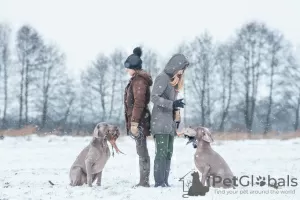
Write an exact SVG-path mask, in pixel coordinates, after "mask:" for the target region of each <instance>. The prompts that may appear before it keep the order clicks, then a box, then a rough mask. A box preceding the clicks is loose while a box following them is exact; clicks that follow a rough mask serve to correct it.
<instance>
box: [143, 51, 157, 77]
mask: <svg viewBox="0 0 300 200" xmlns="http://www.w3.org/2000/svg"><path fill="white" fill-rule="evenodd" d="M142 59H143V67H144V70H145V71H147V72H148V73H149V74H150V75H151V76H152V79H153V80H154V79H155V77H156V76H157V75H158V73H159V70H160V68H159V66H158V65H157V60H158V56H157V54H156V53H155V52H154V51H153V50H151V49H146V50H143V56H142Z"/></svg>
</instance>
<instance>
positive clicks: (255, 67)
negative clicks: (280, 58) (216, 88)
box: [237, 22, 268, 133]
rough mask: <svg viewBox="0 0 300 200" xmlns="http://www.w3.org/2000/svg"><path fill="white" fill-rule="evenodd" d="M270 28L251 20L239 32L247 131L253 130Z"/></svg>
mask: <svg viewBox="0 0 300 200" xmlns="http://www.w3.org/2000/svg"><path fill="white" fill-rule="evenodd" d="M267 33H268V30H267V28H266V26H265V24H263V23H258V22H250V23H247V24H245V25H244V26H243V27H242V28H241V29H240V30H239V32H238V41H237V43H238V50H239V52H240V55H241V57H240V59H241V62H242V63H243V64H241V66H243V67H242V68H241V73H242V74H243V76H244V81H243V82H244V89H245V91H244V96H245V106H244V117H245V124H246V128H247V132H249V133H250V132H252V124H253V119H254V110H255V105H256V98H257V90H258V83H259V81H260V78H261V75H262V68H263V62H264V60H265V54H266V45H267Z"/></svg>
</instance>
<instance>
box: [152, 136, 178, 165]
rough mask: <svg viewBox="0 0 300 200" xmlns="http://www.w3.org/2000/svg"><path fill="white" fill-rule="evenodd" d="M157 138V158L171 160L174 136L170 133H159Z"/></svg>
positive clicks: (155, 137)
mask: <svg viewBox="0 0 300 200" xmlns="http://www.w3.org/2000/svg"><path fill="white" fill-rule="evenodd" d="M154 139H155V146H156V148H155V160H161V159H163V160H171V158H172V154H173V143H174V136H172V135H170V134H157V135H155V136H154Z"/></svg>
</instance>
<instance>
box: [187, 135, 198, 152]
mask: <svg viewBox="0 0 300 200" xmlns="http://www.w3.org/2000/svg"><path fill="white" fill-rule="evenodd" d="M184 137H185V138H188V139H189V141H188V142H187V143H186V145H188V144H189V143H192V144H193V147H194V148H195V149H196V148H197V140H196V138H195V137H191V136H188V135H184Z"/></svg>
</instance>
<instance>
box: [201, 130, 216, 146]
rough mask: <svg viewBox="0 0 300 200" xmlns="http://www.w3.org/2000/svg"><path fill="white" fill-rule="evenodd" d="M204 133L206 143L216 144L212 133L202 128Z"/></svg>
mask: <svg viewBox="0 0 300 200" xmlns="http://www.w3.org/2000/svg"><path fill="white" fill-rule="evenodd" d="M202 131H203V133H204V135H203V138H202V139H203V140H204V141H206V142H209V143H212V142H214V139H213V137H212V135H211V132H210V131H209V130H208V129H207V128H202Z"/></svg>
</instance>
